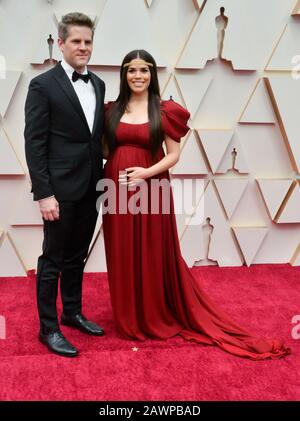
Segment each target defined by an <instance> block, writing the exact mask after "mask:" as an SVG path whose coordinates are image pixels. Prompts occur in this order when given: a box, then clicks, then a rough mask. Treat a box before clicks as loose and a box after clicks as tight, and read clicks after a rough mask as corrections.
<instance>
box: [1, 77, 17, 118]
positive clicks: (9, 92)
mask: <svg viewBox="0 0 300 421" xmlns="http://www.w3.org/2000/svg"><path fill="white" fill-rule="evenodd" d="M21 74H22V72H21V71H18V70H6V72H5V79H1V77H0V92H1V95H0V115H1V116H2V117H4V116H5V113H6V111H7V109H8V106H9V103H10V101H11V99H12V96H13V94H14V91H15V89H16V86H17V84H18V81H19V79H20V77H21Z"/></svg>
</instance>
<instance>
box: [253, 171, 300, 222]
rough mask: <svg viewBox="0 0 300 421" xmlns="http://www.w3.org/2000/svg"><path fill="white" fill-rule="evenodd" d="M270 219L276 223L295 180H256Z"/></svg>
mask: <svg viewBox="0 0 300 421" xmlns="http://www.w3.org/2000/svg"><path fill="white" fill-rule="evenodd" d="M256 182H257V185H258V187H259V191H260V193H261V195H262V198H263V200H264V203H265V205H266V209H267V211H268V213H269V216H270V218H271V219H272V220H273V221H274V220H275V217H276V215H277V213H278V211H279V208H280V206H281V204H282V202H283V201H284V198H285V197H286V195H287V193H288V191H289V189H290V187H291V185H292V183H293V180H289V179H263V178H259V179H257V180H256Z"/></svg>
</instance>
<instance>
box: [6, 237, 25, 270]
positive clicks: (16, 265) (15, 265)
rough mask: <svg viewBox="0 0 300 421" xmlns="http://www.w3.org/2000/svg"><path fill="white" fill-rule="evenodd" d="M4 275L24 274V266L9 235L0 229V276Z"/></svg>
mask: <svg viewBox="0 0 300 421" xmlns="http://www.w3.org/2000/svg"><path fill="white" fill-rule="evenodd" d="M6 276H26V268H25V266H24V265H23V263H22V261H21V259H20V257H19V255H18V252H17V249H16V248H15V246H14V244H13V243H12V241H11V238H10V237H9V235H8V234H6V235H5V234H4V232H3V231H0V277H6Z"/></svg>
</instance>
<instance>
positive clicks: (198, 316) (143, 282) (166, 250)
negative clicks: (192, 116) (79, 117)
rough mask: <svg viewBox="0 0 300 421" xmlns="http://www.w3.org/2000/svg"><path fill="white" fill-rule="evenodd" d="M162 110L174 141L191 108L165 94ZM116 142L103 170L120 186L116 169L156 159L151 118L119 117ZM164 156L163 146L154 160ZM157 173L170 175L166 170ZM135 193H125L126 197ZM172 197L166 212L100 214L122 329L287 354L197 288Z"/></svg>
mask: <svg viewBox="0 0 300 421" xmlns="http://www.w3.org/2000/svg"><path fill="white" fill-rule="evenodd" d="M110 106H111V103H110V104H108V106H107V109H106V117H107V115H108V114H109V110H110ZM161 116H162V127H163V131H164V132H165V133H166V134H167V135H168V136H170V137H171V138H172V139H174V140H175V141H178V142H179V141H180V138H181V137H182V136H184V135H185V134H186V133H187V131H188V129H189V128H188V126H187V125H186V124H187V120H188V118H189V113H188V111H187V110H185V109H184V108H183V107H181V106H180V105H179V104H177V103H176V102H174V101H163V102H162V103H161ZM116 142H117V147H116V149H115V150H114V152H113V153H112V154H111V155H110V156H109V158H108V160H107V162H106V165H105V170H104V171H105V178H108V179H111V180H113V181H114V182H115V184H116V189H117V193H118V189H119V188H120V187H119V185H118V176H119V171H124V170H125V168H129V167H149V166H151V165H153V161H152V158H151V150H150V136H149V124H148V123H144V124H129V123H124V122H120V123H119V125H118V127H117V131H116ZM163 156H164V153H163V150H162V148H161V150H160V151H159V153H158V155H157V157H156V159H155V161H156V162H157V161H158V160H160V159H162V157H163ZM156 178H159V179H162V178H167V179H169V174H168V172H164V173H161V174H159V175H158V176H156ZM148 183H149V180H148ZM123 188H124V187H123ZM134 193H136V192H129V193H128V197H130V195H132V194H134ZM171 202H172V203H171V206H172V209H171V213H170V214H162V213H160V214H141V213H139V214H136V215H133V214H132V213H129V212H127V214H121V213H120V212H117V213H116V214H109V213H106V214H104V215H103V229H104V240H105V250H106V260H107V270H108V281H109V288H110V294H111V302H112V308H113V314H114V319H115V324H116V327H117V330H118V332H119V333H120V334H121V336H122V337H124V338H126V339H137V340H145V339H146V338H157V339H166V338H170V337H172V336H174V335H181V336H182V337H183V338H185V339H187V340H192V341H196V342H199V343H202V344H207V345H218V346H219V347H220V348H222V349H224V350H225V351H227V352H230V353H231V354H234V355H238V356H240V357H246V358H251V359H253V360H261V359H265V358H280V357H282V356H284V355H286V354H288V353H289V349H287V348H285V347H284V346H283V345H282V344H281V343H280V342H279V341H277V340H267V339H263V338H260V337H257V336H255V335H253V334H251V333H249V332H248V331H247V330H244V329H243V328H241V327H239V326H238V325H237V324H236V323H234V322H233V321H232V320H230V318H229V317H228V316H227V315H226V314H224V313H223V311H221V310H220V309H219V308H218V307H217V306H216V305H215V304H214V303H213V302H212V301H211V300H210V298H209V297H208V296H207V295H206V293H205V292H203V291H202V289H201V288H200V286H199V284H198V283H197V282H196V281H195V279H194V277H193V275H192V273H191V271H190V270H189V268H188V266H187V265H186V263H185V261H184V260H183V258H182V256H181V251H180V245H179V240H178V234H177V227H176V221H175V215H174V210H173V201H172V198H171Z"/></svg>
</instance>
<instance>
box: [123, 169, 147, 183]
mask: <svg viewBox="0 0 300 421" xmlns="http://www.w3.org/2000/svg"><path fill="white" fill-rule="evenodd" d="M125 171H126V173H124V174H120V176H119V183H120V184H122V185H126V186H129V187H133V186H137V185H139V184H141V183H142V182H143V181H144V180H146V179H147V178H149V177H150V173H149V168H143V167H130V168H126V169H125Z"/></svg>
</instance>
